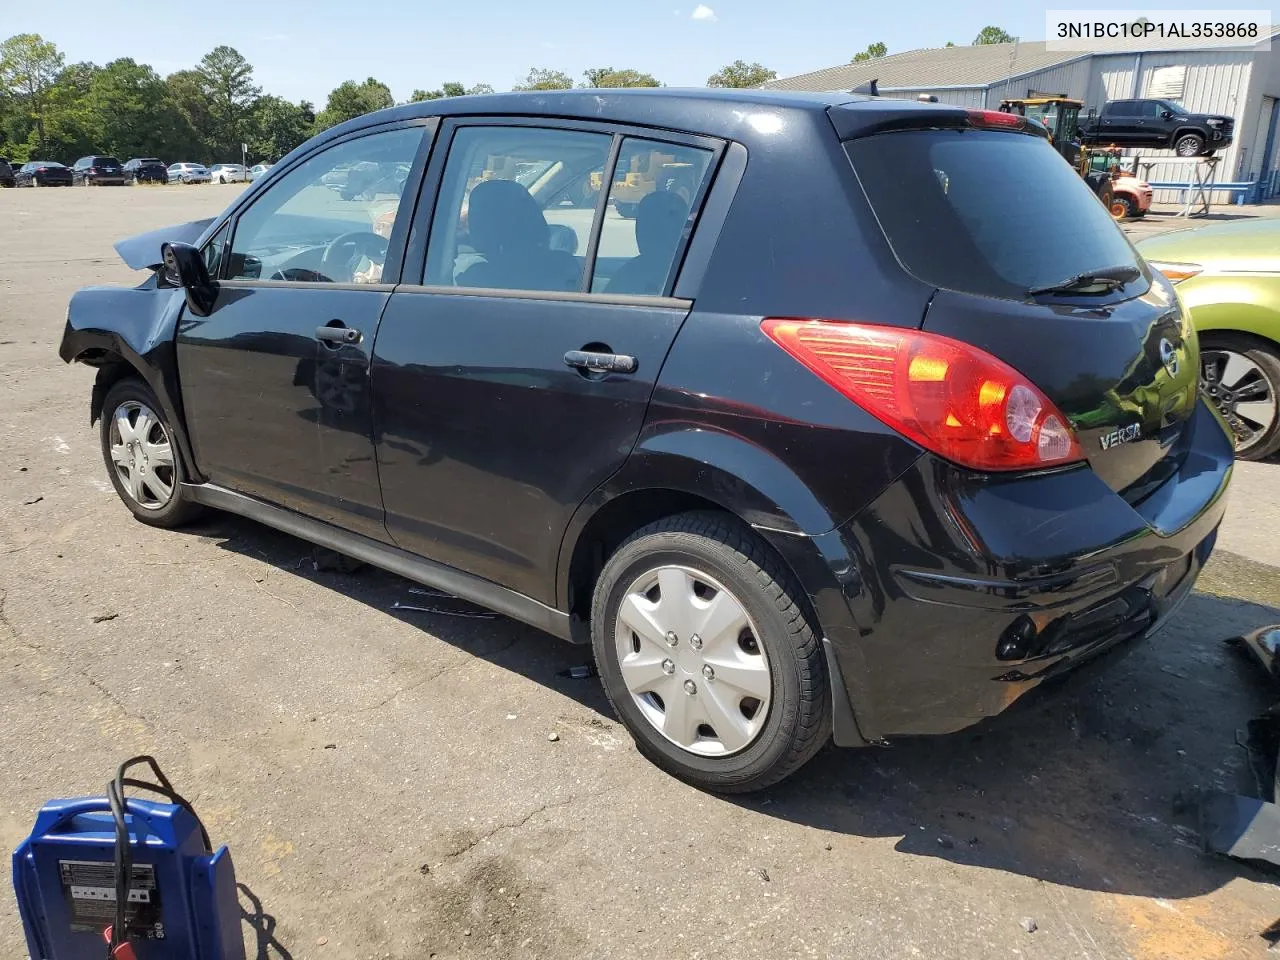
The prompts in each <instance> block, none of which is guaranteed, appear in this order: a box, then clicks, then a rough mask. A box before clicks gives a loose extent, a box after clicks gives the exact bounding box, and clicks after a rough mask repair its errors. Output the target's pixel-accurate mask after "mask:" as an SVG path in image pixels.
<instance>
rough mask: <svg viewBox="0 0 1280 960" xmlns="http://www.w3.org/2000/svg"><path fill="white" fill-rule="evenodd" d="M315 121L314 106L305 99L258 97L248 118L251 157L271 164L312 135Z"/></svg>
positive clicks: (268, 95)
mask: <svg viewBox="0 0 1280 960" xmlns="http://www.w3.org/2000/svg"><path fill="white" fill-rule="evenodd" d="M315 120H316V114H315V108H314V107H313V106H312V105H311V104H310V103H308V102H307V101H306V100H303V101H302V102H300V103H296V104H295V103H290V102H289V101H288V100H285V99H284V98H283V97H275V96H271V95H270V94H267V95H266V96H262V97H259V98H258V99H257V101H256V102H255V103H254V105H253V112H252V115H251V118H250V128H251V132H250V134H249V139H248V141H247V142H248V144H249V156H250V159H251V160H266V161H270V162H272V163H274V162H275V161H277V160H279V159H280V158H281V157H283V156H284V155H285V154H286V153H288V152H289V151H290V150H292V149H293V148H294V147H297V146H299V145H301V144H302V143H303V142H305V141H306V140H307V138H308V137H310V136H311V128H312V127H313V126H314V124H315Z"/></svg>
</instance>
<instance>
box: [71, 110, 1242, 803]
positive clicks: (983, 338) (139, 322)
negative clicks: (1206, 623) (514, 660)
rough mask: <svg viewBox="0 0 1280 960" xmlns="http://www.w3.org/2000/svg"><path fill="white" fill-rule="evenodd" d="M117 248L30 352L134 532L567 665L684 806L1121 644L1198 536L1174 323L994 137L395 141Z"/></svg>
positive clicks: (792, 132)
mask: <svg viewBox="0 0 1280 960" xmlns="http://www.w3.org/2000/svg"><path fill="white" fill-rule="evenodd" d="M357 165H358V166H359V168H360V169H361V170H363V171H365V173H366V174H367V176H365V177H364V180H363V181H362V182H364V183H365V184H366V189H363V190H362V191H361V192H360V193H359V195H353V196H351V197H350V198H349V199H344V198H343V197H342V196H341V195H340V194H339V193H338V192H337V191H335V190H333V189H330V188H329V187H328V185H327V184H328V182H329V180H332V176H331V175H333V174H335V172H341V171H349V170H351V169H354V168H356V167H357ZM623 171H625V172H634V171H642V172H641V173H639V174H635V175H633V176H623V175H621V172H623ZM326 177H329V180H326ZM621 186H625V187H626V197H625V201H624V202H625V203H635V204H636V206H635V209H634V210H630V209H628V211H627V212H628V213H633V214H634V219H632V218H631V217H630V216H623V215H622V214H621V213H620V212H619V210H618V209H617V205H618V196H617V195H615V194H616V193H617V191H618V190H619V189H620V188H621ZM637 198H638V199H637ZM1047 208H1051V209H1052V210H1053V211H1054V215H1053V216H1052V217H1046V216H1045V215H1044V211H1045V210H1046V209H1047ZM118 250H119V252H120V253H121V255H122V256H123V258H124V259H125V260H126V261H127V262H128V263H129V264H130V265H131V266H133V267H135V268H138V269H143V268H150V270H151V271H152V273H151V274H150V275H149V276H148V278H147V279H146V280H145V281H144V282H143V283H141V284H140V285H139V286H138V287H136V288H133V289H118V288H93V289H87V290H82V291H80V292H79V293H77V294H76V295H75V297H74V298H73V299H72V301H71V305H70V309H69V313H68V318H67V328H66V333H65V335H64V338H63V341H62V347H61V354H62V357H63V359H64V360H67V361H80V362H83V363H87V364H90V365H92V366H95V367H97V368H98V373H97V383H96V385H95V387H94V390H93V397H92V418H93V419H94V420H95V421H98V420H99V419H100V421H101V442H102V453H103V458H104V460H105V462H106V467H107V470H108V472H109V474H110V477H111V481H112V483H113V484H114V485H115V487H116V490H117V492H118V493H119V495H120V498H121V499H122V500H123V501H124V503H125V505H126V506H127V507H128V508H129V509H130V510H131V511H133V513H134V514H135V515H136V516H137V517H138V518H139V519H140V520H142V521H143V522H146V523H150V524H153V525H156V526H177V525H178V524H181V523H184V522H186V521H188V520H190V519H191V518H192V517H193V516H195V514H196V513H197V511H199V510H201V509H204V508H216V509H219V510H225V511H230V512H233V513H238V514H243V515H245V516H248V517H251V518H254V519H257V520H259V521H261V522H263V523H266V524H269V525H271V526H274V527H277V528H279V529H282V530H285V531H288V532H290V533H293V534H296V535H297V536H300V537H303V538H305V539H308V540H311V541H314V542H316V543H319V544H323V545H325V546H327V547H330V548H332V549H334V550H337V551H341V552H343V553H346V554H349V555H351V556H353V557H357V558H359V559H362V560H365V561H367V562H370V563H373V564H376V565H379V566H382V567H385V568H386V569H389V570H392V571H395V572H396V573H399V574H402V575H403V576H405V577H408V578H410V579H413V580H417V581H419V582H422V583H425V584H430V585H432V586H435V587H438V588H441V589H444V590H447V591H450V592H452V593H454V594H457V595H459V596H462V597H465V598H468V599H470V600H473V601H476V602H478V603H481V604H484V605H486V606H488V607H490V608H492V609H494V610H497V611H500V612H501V613H504V614H506V615H507V616H510V617H512V618H515V619H517V620H522V621H525V622H527V623H531V624H534V625H535V626H538V627H540V628H542V629H544V630H546V631H547V632H549V633H552V634H555V635H557V636H560V637H562V638H564V639H566V640H570V641H573V642H575V643H583V644H587V643H589V644H591V645H592V647H593V649H594V653H595V658H596V662H597V664H598V666H599V671H600V675H601V677H602V679H603V683H604V687H605V691H606V692H607V694H608V696H609V699H610V701H611V702H612V704H613V706H614V708H615V709H616V710H617V712H618V715H619V716H620V717H621V718H622V720H623V722H624V723H625V724H626V725H627V727H628V728H629V730H630V731H631V733H632V735H633V736H634V738H635V741H636V744H637V745H638V747H639V749H640V750H641V751H642V752H643V753H644V754H645V755H646V756H648V757H650V758H651V759H652V760H653V761H654V762H656V763H657V764H659V765H660V766H662V767H663V768H664V769H666V770H668V771H670V772H671V773H673V774H675V775H676V776H679V777H682V778H684V779H685V780H687V781H689V782H691V783H694V784H697V785H699V786H701V787H705V788H709V789H712V790H719V791H745V790H751V789H756V788H760V787H763V786H766V785H768V784H770V783H773V782H775V781H777V780H779V779H781V778H782V777H784V776H786V775H787V774H789V773H791V772H792V771H794V770H796V769H797V768H798V767H799V766H801V765H802V764H803V763H804V762H805V761H806V760H807V759H808V758H810V757H811V756H813V754H814V753H815V752H816V751H817V750H818V749H819V748H820V747H821V746H822V745H823V744H824V743H826V742H827V740H828V739H830V738H832V737H833V736H834V739H835V741H836V742H837V743H838V744H841V745H848V746H853V745H860V744H866V743H870V742H880V741H884V740H886V739H890V738H892V737H894V736H896V735H906V734H920V733H945V732H949V731H955V730H959V729H961V728H964V727H967V726H970V725H972V724H974V723H977V722H978V721H980V720H982V719H983V718H986V717H990V716H992V715H994V714H997V713H999V712H1000V711H1002V710H1004V709H1005V708H1006V707H1008V706H1010V705H1011V704H1012V703H1013V702H1014V701H1015V700H1017V699H1019V698H1020V697H1021V696H1022V695H1023V694H1026V693H1028V692H1029V691H1031V690H1033V689H1034V688H1035V687H1037V686H1038V685H1040V684H1041V683H1043V682H1044V681H1047V680H1050V679H1053V678H1056V677H1058V675H1060V674H1063V673H1065V672H1067V671H1069V670H1071V668H1073V667H1075V666H1077V665H1078V664H1080V663H1082V662H1084V661H1086V660H1089V659H1091V658H1095V657H1097V656H1099V655H1101V654H1103V653H1104V652H1107V651H1111V650H1120V649H1123V648H1126V647H1128V646H1130V645H1131V641H1134V640H1137V639H1138V638H1141V637H1144V636H1146V635H1149V634H1151V633H1152V632H1153V631H1154V630H1155V629H1156V628H1158V627H1159V626H1160V625H1161V624H1162V623H1164V622H1165V620H1166V619H1167V618H1168V617H1169V616H1170V615H1171V614H1172V611H1173V610H1174V608H1175V607H1176V606H1177V604H1178V602H1179V601H1180V600H1181V599H1182V598H1183V597H1185V596H1186V594H1187V593H1188V592H1189V591H1190V590H1191V588H1192V585H1193V583H1194V581H1195V579H1196V576H1197V574H1198V573H1199V571H1200V569H1201V566H1202V564H1203V563H1204V562H1205V560H1206V558H1207V557H1208V555H1209V552H1210V550H1211V549H1212V547H1213V542H1214V536H1215V532H1216V530H1217V527H1218V523H1219V521H1220V519H1221V517H1222V513H1223V509H1224V507H1225V497H1224V493H1225V491H1226V488H1227V483H1228V479H1229V477H1230V475H1231V464H1232V449H1231V442H1230V440H1229V439H1228V437H1227V434H1226V432H1225V430H1224V428H1223V426H1222V424H1221V422H1220V421H1219V420H1217V419H1216V417H1215V415H1214V414H1213V413H1211V412H1210V410H1209V408H1208V407H1206V406H1205V404H1204V403H1202V402H1200V401H1199V400H1198V398H1197V382H1196V374H1197V369H1198V366H1199V359H1198V355H1197V354H1198V348H1197V343H1196V336H1195V333H1194V331H1193V329H1192V327H1191V325H1190V323H1189V322H1188V318H1187V314H1186V312H1185V311H1184V310H1183V309H1182V307H1181V306H1180V304H1179V302H1178V299H1177V297H1176V296H1175V294H1174V291H1173V288H1172V287H1171V286H1170V285H1169V283H1168V282H1167V281H1166V280H1165V279H1164V278H1163V277H1161V276H1160V275H1159V274H1157V273H1154V272H1153V271H1152V270H1150V269H1149V268H1148V267H1147V265H1146V264H1145V263H1144V262H1143V261H1142V259H1141V258H1140V257H1139V256H1138V255H1137V254H1136V253H1135V251H1134V249H1133V248H1132V247H1131V246H1130V245H1129V243H1128V242H1127V240H1126V239H1125V237H1124V236H1123V234H1122V233H1121V232H1120V230H1119V229H1118V228H1117V227H1116V226H1115V224H1114V223H1113V222H1112V220H1111V218H1110V216H1109V214H1108V213H1107V211H1106V210H1104V209H1103V208H1102V206H1101V205H1100V204H1099V203H1098V202H1097V200H1096V199H1095V198H1094V196H1093V195H1092V193H1090V191H1089V189H1088V188H1087V187H1086V186H1085V185H1084V183H1083V182H1082V181H1081V180H1080V178H1079V177H1078V176H1076V175H1075V173H1074V172H1073V171H1072V170H1071V168H1070V167H1069V166H1068V165H1067V164H1065V163H1063V161H1062V159H1061V158H1060V157H1059V156H1058V155H1057V154H1056V153H1055V152H1054V150H1053V148H1052V147H1051V146H1050V145H1049V144H1048V143H1047V142H1046V140H1045V139H1044V138H1043V136H1042V135H1041V134H1040V133H1038V132H1037V131H1036V129H1034V128H1033V127H1032V128H1029V127H1026V126H1025V125H1024V121H1023V120H1022V118H1019V117H1016V116H1011V115H1009V114H1000V113H991V112H986V111H966V110H964V109H960V108H956V107H950V106H945V105H939V104H921V103H911V102H903V101H894V100H878V99H869V98H860V97H856V96H853V95H822V96H816V95H791V94H781V93H773V92H761V91H732V92H728V91H726V92H718V91H707V90H697V91H677V90H657V91H630V90H628V91H607V92H606V91H565V92H554V93H538V94H501V95H494V96H487V97H459V98H452V99H448V100H438V101H433V102H430V103H418V104H410V105H407V106H403V107H396V108H393V109H391V110H387V111H383V112H381V113H375V114H372V115H370V116H365V117H361V118H358V119H356V120H353V121H350V122H348V123H345V124H343V125H341V126H338V127H335V128H334V129H332V130H328V131H326V132H324V133H323V134H321V135H320V136H318V137H316V138H315V139H313V140H311V141H310V142H308V143H306V144H304V145H303V146H301V147H299V148H298V149H297V150H295V151H294V152H293V153H292V154H290V155H289V156H288V157H286V158H285V159H284V160H282V161H281V162H280V163H279V164H277V165H276V166H275V167H274V168H273V169H272V170H271V171H270V172H269V173H268V174H267V175H266V176H265V177H263V178H262V179H261V180H259V181H257V182H256V183H254V184H253V185H252V186H251V187H250V188H249V189H248V190H247V191H245V193H244V194H243V195H242V196H241V197H240V198H238V199H237V200H236V201H235V202H234V203H233V204H232V206H231V207H230V208H229V209H228V210H227V211H226V212H225V213H224V214H222V215H221V216H218V217H216V218H214V219H213V220H208V221H201V222H198V223H194V224H188V225H186V226H181V227H174V228H172V229H168V230H161V231H157V232H154V233H151V234H147V235H145V236H143V237H139V238H134V239H131V240H127V241H122V242H121V243H120V244H119V245H118Z"/></svg>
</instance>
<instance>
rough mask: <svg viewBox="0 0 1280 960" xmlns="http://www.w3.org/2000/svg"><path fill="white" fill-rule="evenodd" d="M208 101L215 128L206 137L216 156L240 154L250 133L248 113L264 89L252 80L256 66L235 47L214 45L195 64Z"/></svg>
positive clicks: (225, 156) (224, 157) (221, 158)
mask: <svg viewBox="0 0 1280 960" xmlns="http://www.w3.org/2000/svg"><path fill="white" fill-rule="evenodd" d="M196 73H197V74H199V76H200V85H201V88H202V90H203V91H204V95H205V97H206V99H207V100H208V104H209V118H210V120H211V121H212V128H211V129H210V130H209V132H208V135H207V137H206V140H207V145H208V147H209V148H210V150H211V152H212V154H213V156H214V158H215V159H218V160H229V159H231V158H232V157H239V156H240V144H241V143H243V142H244V141H245V139H246V137H247V136H248V134H249V122H248V121H249V116H250V113H251V111H252V110H253V105H254V103H255V102H257V99H258V97H259V96H261V94H262V88H261V87H259V86H257V85H256V84H254V82H253V67H252V66H250V65H249V61H247V60H245V58H244V57H242V56H241V55H240V53H239V51H237V50H236V49H235V48H234V47H228V46H226V45H223V46H218V47H214V48H213V49H212V50H210V51H209V52H208V53H206V54H205V55H204V57H202V58H201V60H200V63H199V64H198V65H197V66H196Z"/></svg>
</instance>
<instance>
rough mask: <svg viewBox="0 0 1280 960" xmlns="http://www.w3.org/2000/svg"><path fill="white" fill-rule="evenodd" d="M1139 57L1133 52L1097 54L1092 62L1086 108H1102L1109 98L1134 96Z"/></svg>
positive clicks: (1085, 100) (1085, 96) (1122, 98)
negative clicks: (1134, 80) (1134, 82)
mask: <svg viewBox="0 0 1280 960" xmlns="http://www.w3.org/2000/svg"><path fill="white" fill-rule="evenodd" d="M1139 59H1140V58H1139V57H1138V55H1137V54H1133V53H1117V54H1107V55H1105V56H1101V55H1100V56H1095V57H1094V58H1093V62H1092V63H1091V64H1090V76H1089V87H1088V89H1087V90H1086V92H1085V95H1084V103H1085V110H1086V111H1087V110H1088V109H1089V107H1093V108H1094V109H1095V110H1100V109H1102V105H1103V104H1104V103H1106V102H1107V101H1108V100H1124V99H1126V98H1128V97H1132V96H1133V76H1134V71H1135V70H1136V69H1137V67H1138V63H1139Z"/></svg>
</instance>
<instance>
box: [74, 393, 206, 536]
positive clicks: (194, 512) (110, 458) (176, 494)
mask: <svg viewBox="0 0 1280 960" xmlns="http://www.w3.org/2000/svg"><path fill="white" fill-rule="evenodd" d="M99 436H100V439H101V443H102V459H103V461H104V462H105V463H106V465H107V473H108V474H109V475H110V477H111V485H112V486H113V487H115V489H116V494H117V495H118V496H119V497H120V499H121V500H122V501H123V502H124V505H125V506H126V507H128V508H129V511H130V512H131V513H132V514H133V515H134V516H135V517H137V518H138V519H139V520H141V521H142V522H143V523H146V524H149V525H150V526H153V527H178V526H182V525H183V524H185V523H189V522H190V521H191V520H193V519H195V518H196V517H197V516H199V515H200V514H201V513H202V512H203V508H202V507H201V506H200V505H199V504H197V503H193V502H192V501H191V500H189V499H188V498H187V496H186V494H184V493H183V490H182V481H183V472H182V461H181V458H180V457H179V456H178V452H177V449H176V446H175V444H174V442H173V430H172V428H171V427H170V426H169V424H168V423H167V422H166V421H165V419H164V415H163V414H162V413H161V412H160V403H159V402H158V401H157V400H156V397H155V394H154V393H152V391H151V388H150V387H148V386H147V385H146V384H145V383H143V382H142V381H141V380H136V379H133V378H132V377H130V378H127V379H124V380H121V381H119V382H118V383H116V384H115V385H114V386H113V387H112V388H111V389H110V390H108V391H107V396H106V398H105V399H104V401H103V405H102V422H101V425H100V430H99Z"/></svg>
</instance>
